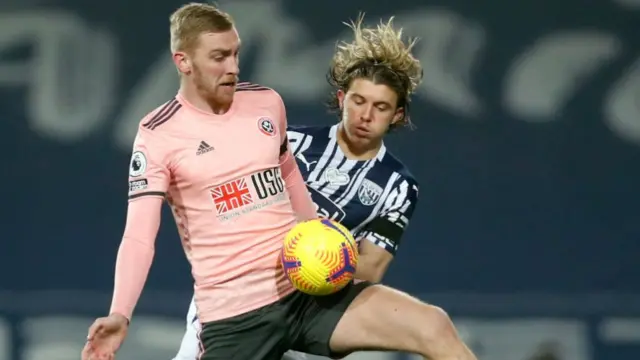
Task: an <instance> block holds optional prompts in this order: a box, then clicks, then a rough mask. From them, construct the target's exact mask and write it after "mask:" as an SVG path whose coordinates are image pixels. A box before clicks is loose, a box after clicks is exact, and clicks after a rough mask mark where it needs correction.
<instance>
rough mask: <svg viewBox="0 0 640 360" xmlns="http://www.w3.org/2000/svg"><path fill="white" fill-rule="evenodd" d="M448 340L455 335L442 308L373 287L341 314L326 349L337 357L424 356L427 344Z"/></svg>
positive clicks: (362, 293)
mask: <svg viewBox="0 0 640 360" xmlns="http://www.w3.org/2000/svg"><path fill="white" fill-rule="evenodd" d="M448 340H452V341H457V335H456V334H455V329H454V328H453V325H452V323H451V320H450V319H449V317H448V315H447V314H446V313H445V312H444V311H443V310H442V309H440V308H438V307H435V306H432V305H429V304H426V303H424V302H421V301H420V300H418V299H416V298H414V297H412V296H410V295H408V294H406V293H403V292H401V291H398V290H395V289H392V288H390V287H387V286H384V285H373V286H370V287H368V288H366V289H364V290H363V291H362V292H361V293H360V294H358V296H357V297H356V298H355V299H354V300H353V302H352V303H351V304H350V305H349V307H348V309H347V310H346V311H345V312H344V315H343V316H342V318H341V319H340V321H339V322H338V324H337V325H336V327H335V330H334V332H333V335H332V336H331V340H330V347H331V350H332V351H333V352H335V353H338V354H348V353H351V352H353V351H358V350H382V351H385V350H391V351H405V352H412V353H425V351H427V350H428V347H429V346H432V345H433V344H431V345H430V343H431V342H433V343H435V342H436V341H442V342H444V343H447V342H448ZM443 345H444V344H443ZM437 346H440V345H437Z"/></svg>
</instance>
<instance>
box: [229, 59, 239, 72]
mask: <svg viewBox="0 0 640 360" xmlns="http://www.w3.org/2000/svg"><path fill="white" fill-rule="evenodd" d="M239 73H240V63H239V62H238V61H237V60H236V59H233V60H232V61H229V62H228V65H227V74H230V75H234V76H237V75H238V74H239Z"/></svg>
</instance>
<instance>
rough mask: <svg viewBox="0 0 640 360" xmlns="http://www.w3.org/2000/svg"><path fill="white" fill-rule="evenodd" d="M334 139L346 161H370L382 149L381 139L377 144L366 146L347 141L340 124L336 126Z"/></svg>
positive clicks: (372, 143)
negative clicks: (335, 138)
mask: <svg viewBox="0 0 640 360" xmlns="http://www.w3.org/2000/svg"><path fill="white" fill-rule="evenodd" d="M336 137H337V142H338V146H340V150H342V152H343V153H344V155H345V157H346V158H347V159H351V160H371V159H373V158H374V157H376V156H378V152H379V151H380V148H381V147H382V139H380V140H379V141H377V142H373V141H372V142H371V143H369V144H367V145H366V146H358V145H357V144H354V143H353V142H351V141H349V138H348V136H347V134H346V132H345V130H344V127H343V126H342V124H340V125H339V126H338V131H337V133H336Z"/></svg>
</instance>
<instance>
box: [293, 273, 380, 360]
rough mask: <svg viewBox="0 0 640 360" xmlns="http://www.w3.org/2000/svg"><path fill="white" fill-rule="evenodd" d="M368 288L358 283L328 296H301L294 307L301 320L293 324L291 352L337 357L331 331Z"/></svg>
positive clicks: (366, 283)
mask: <svg viewBox="0 0 640 360" xmlns="http://www.w3.org/2000/svg"><path fill="white" fill-rule="evenodd" d="M370 286H371V284H370V283H368V282H360V283H358V284H355V285H354V284H349V285H348V286H347V287H345V288H344V289H342V290H341V291H339V292H337V293H335V294H331V295H327V296H310V295H305V294H302V295H301V296H300V300H299V302H298V303H297V304H296V306H297V307H298V308H299V309H298V310H297V313H298V314H299V316H300V319H298V321H297V322H296V324H298V326H297V329H296V330H297V331H296V336H295V338H294V339H293V340H294V342H293V344H294V345H293V347H292V348H293V350H298V351H301V352H305V353H309V354H313V355H319V356H324V357H334V356H336V355H337V354H335V353H334V352H332V351H331V347H330V343H329V342H330V339H331V337H332V335H333V332H334V330H335V328H336V326H337V324H338V322H339V321H340V319H341V318H342V316H343V314H344V313H345V312H346V311H347V309H348V308H349V306H350V304H351V303H352V302H353V301H354V299H355V298H356V297H357V296H358V294H360V293H361V292H363V291H364V290H365V289H366V288H367V287H370Z"/></svg>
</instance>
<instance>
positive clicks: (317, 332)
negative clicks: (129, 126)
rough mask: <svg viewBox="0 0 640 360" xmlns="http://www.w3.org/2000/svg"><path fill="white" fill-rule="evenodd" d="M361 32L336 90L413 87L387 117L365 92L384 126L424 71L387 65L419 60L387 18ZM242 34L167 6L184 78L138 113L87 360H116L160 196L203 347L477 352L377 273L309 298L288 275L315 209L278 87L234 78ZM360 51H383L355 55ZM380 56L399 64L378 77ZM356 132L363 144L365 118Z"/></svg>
mask: <svg viewBox="0 0 640 360" xmlns="http://www.w3.org/2000/svg"><path fill="white" fill-rule="evenodd" d="M354 30H355V34H356V40H355V42H354V43H353V44H352V45H345V47H346V50H345V51H341V52H339V55H340V56H336V58H335V59H334V64H333V66H334V69H335V70H336V72H334V76H335V79H336V81H337V82H336V84H338V85H340V91H339V93H338V96H339V97H340V99H341V100H340V102H341V103H343V102H344V101H351V99H350V94H349V93H348V92H347V93H345V91H347V90H348V89H349V86H350V83H351V82H352V81H354V79H357V78H364V79H367V78H370V79H372V81H373V82H374V83H375V82H376V81H385V79H386V77H385V76H397V77H399V78H400V79H401V80H402V83H403V84H405V85H406V86H405V87H404V88H403V89H400V90H402V91H401V92H398V93H397V94H398V95H400V96H399V97H398V99H397V104H394V107H393V108H392V109H391V110H392V111H391V112H392V114H393V116H392V117H390V118H389V117H384V116H381V112H379V111H380V110H381V109H379V108H378V107H377V105H376V104H371V103H367V102H366V99H364V100H363V101H360V103H359V104H360V108H359V110H355V113H354V114H360V115H361V117H362V118H361V119H360V120H362V121H364V120H366V121H367V122H371V124H370V125H369V126H370V127H371V128H373V127H376V128H378V129H380V128H384V127H386V128H388V127H389V126H390V125H391V123H392V122H397V121H398V119H401V118H404V115H405V114H404V112H405V109H404V108H403V107H399V105H406V100H408V96H409V95H410V93H411V92H412V91H413V89H414V88H415V85H416V83H415V81H416V80H417V78H415V77H412V75H411V74H413V72H411V71H407V72H406V73H405V74H404V75H403V74H402V73H400V72H394V70H393V67H392V64H404V65H403V66H404V68H405V69H416V67H415V66H416V64H417V61H416V60H415V59H413V57H412V56H411V55H410V50H411V46H405V45H404V43H402V41H399V40H400V34H399V33H397V32H395V31H394V30H393V29H392V28H391V26H388V25H387V26H385V25H384V24H383V25H381V26H380V27H379V28H378V29H377V31H373V30H362V29H361V27H360V23H358V24H356V26H354ZM239 45H240V39H239V36H238V33H237V32H236V29H235V27H234V25H233V20H232V19H231V17H230V16H229V15H228V14H226V13H224V12H222V11H220V10H219V9H217V8H216V7H214V6H212V5H208V4H199V3H192V4H189V5H185V6H183V7H181V8H180V9H178V10H177V11H176V12H175V13H174V14H173V15H172V16H171V50H172V54H173V60H174V62H175V64H176V67H177V69H178V72H179V73H180V78H181V79H180V89H179V91H178V94H177V96H176V97H175V98H174V99H172V100H169V101H168V102H167V103H166V104H164V105H163V106H160V107H159V108H158V109H156V110H154V111H152V112H151V113H150V114H149V115H148V116H146V117H145V118H144V119H143V120H142V121H141V123H140V128H139V130H138V135H137V137H136V141H135V143H134V151H133V155H132V161H131V165H130V171H129V206H128V211H127V223H126V225H125V231H124V235H123V239H122V243H121V245H120V249H119V252H118V257H117V261H116V272H115V285H114V295H113V301H112V305H111V310H110V313H109V315H108V316H107V317H104V318H99V319H97V320H96V321H95V322H94V323H93V324H92V325H91V327H90V328H89V334H88V337H87V343H86V345H85V347H84V349H83V352H82V358H83V360H98V359H114V358H115V353H116V351H117V350H118V348H119V347H120V346H121V344H122V343H123V341H124V339H125V337H126V334H127V329H128V326H129V323H130V321H131V318H132V314H133V310H134V308H135V305H136V303H137V301H138V298H139V296H140V294H141V292H142V288H143V287H144V283H145V281H146V277H147V275H148V272H149V268H150V266H151V262H152V258H153V249H154V243H155V237H156V235H157V231H158V227H159V225H160V209H161V204H162V201H163V199H166V200H167V202H168V203H169V204H170V205H171V207H172V210H173V213H174V217H175V220H176V224H177V226H178V229H179V233H180V236H181V239H182V243H183V247H184V250H185V253H186V255H187V258H188V259H189V262H190V263H191V267H192V274H193V277H194V280H195V299H196V306H197V309H198V318H199V319H200V320H201V322H202V331H201V332H200V336H199V338H200V341H201V347H202V352H201V354H200V359H203V360H213V359H219V360H222V359H224V360H228V359H238V360H243V359H247V360H249V359H256V360H263V359H264V360H272V359H273V360H276V359H278V360H279V359H280V358H281V357H282V355H283V354H284V353H285V352H286V351H287V350H289V349H293V350H297V351H301V352H306V353H311V354H317V355H321V356H331V357H336V356H344V355H346V354H348V353H350V352H353V351H359V350H390V351H403V352H411V353H415V354H420V355H422V356H424V357H425V358H429V359H433V360H475V359H476V358H475V356H474V355H473V354H472V353H471V352H470V351H469V349H468V348H467V347H466V346H465V345H464V343H463V342H462V341H461V340H460V338H459V337H458V334H457V332H456V330H455V327H454V325H453V323H452V322H451V320H450V319H449V317H448V316H447V314H446V313H445V312H444V311H443V310H442V309H440V308H438V307H436V306H432V305H428V304H425V303H423V302H420V301H419V300H417V299H415V298H413V297H411V296H409V295H407V294H404V293H402V292H400V291H397V290H394V289H391V288H389V287H387V286H383V285H373V284H371V283H369V282H361V283H358V284H351V285H349V286H347V287H346V288H344V289H343V290H341V291H339V292H337V293H335V294H332V295H328V296H322V297H314V296H310V295H306V294H303V293H301V292H298V291H295V289H294V288H293V287H292V286H291V284H290V283H289V282H288V281H287V279H286V276H285V275H284V273H283V271H282V269H281V265H280V264H279V256H278V253H279V249H280V248H281V246H282V238H283V236H284V235H285V234H286V232H287V231H288V230H289V229H291V227H293V226H294V225H295V223H296V222H297V221H304V220H307V219H311V218H314V217H316V216H317V214H315V207H314V205H313V203H312V202H311V199H310V198H309V194H308V192H307V190H306V187H305V184H304V182H303V180H302V176H301V174H300V171H299V169H298V167H297V165H296V163H295V160H294V159H293V156H292V154H291V150H290V149H289V145H288V141H287V138H286V116H285V112H284V105H283V103H282V100H281V98H280V97H279V96H278V94H277V93H276V92H275V91H273V90H271V89H268V88H264V87H261V86H247V85H244V86H237V77H238V73H239V65H238V54H239ZM389 45H390V46H389ZM380 47H383V48H385V49H381V48H380ZM363 51H364V52H365V53H370V54H371V55H372V56H371V58H372V59H374V60H375V61H374V62H368V63H367V62H365V63H360V62H357V63H353V61H351V60H353V59H354V58H355V57H354V56H353V55H357V53H362V52H363ZM372 66H373V67H380V66H387V67H389V71H391V72H389V73H387V74H386V75H385V76H374V77H372V78H371V77H370V75H371V74H373V73H375V71H374V72H371V73H368V72H367V71H368V70H367V69H368V68H370V67H372ZM399 69H401V68H399ZM367 74H369V75H367ZM382 84H385V83H384V82H382ZM392 90H394V91H395V90H396V89H392ZM354 100H357V99H354ZM356 103H357V101H356ZM387 111H389V109H387ZM354 114H350V115H354ZM350 130H353V131H354V135H355V136H356V137H358V138H359V139H360V141H361V143H363V144H365V143H366V138H367V131H365V129H363V128H362V126H361V125H357V124H356V125H355V127H354V128H352V129H350ZM372 314H375V315H373V316H372Z"/></svg>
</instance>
